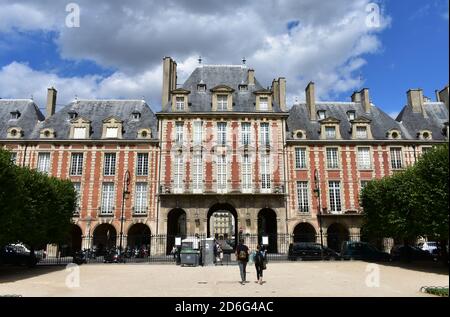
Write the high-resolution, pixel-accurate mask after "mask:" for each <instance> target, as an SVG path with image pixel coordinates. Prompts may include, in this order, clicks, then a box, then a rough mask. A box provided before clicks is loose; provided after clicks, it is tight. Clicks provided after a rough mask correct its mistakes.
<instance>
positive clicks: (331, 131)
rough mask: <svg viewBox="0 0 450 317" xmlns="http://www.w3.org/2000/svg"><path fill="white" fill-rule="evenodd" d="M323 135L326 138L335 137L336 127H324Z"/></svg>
mask: <svg viewBox="0 0 450 317" xmlns="http://www.w3.org/2000/svg"><path fill="white" fill-rule="evenodd" d="M325 136H326V138H327V139H336V128H335V127H325Z"/></svg>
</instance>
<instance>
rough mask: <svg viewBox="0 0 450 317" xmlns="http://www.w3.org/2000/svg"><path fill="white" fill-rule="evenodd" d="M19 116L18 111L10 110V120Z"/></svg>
mask: <svg viewBox="0 0 450 317" xmlns="http://www.w3.org/2000/svg"><path fill="white" fill-rule="evenodd" d="M19 118H20V112H19V111H17V110H16V111H13V112H11V120H17V119H19Z"/></svg>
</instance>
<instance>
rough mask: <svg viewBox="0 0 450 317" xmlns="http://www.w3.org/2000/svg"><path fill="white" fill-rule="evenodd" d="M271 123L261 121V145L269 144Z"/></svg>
mask: <svg viewBox="0 0 450 317" xmlns="http://www.w3.org/2000/svg"><path fill="white" fill-rule="evenodd" d="M269 143H270V140H269V123H267V122H264V123H261V145H262V146H266V145H269Z"/></svg>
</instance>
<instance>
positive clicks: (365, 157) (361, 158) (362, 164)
mask: <svg viewBox="0 0 450 317" xmlns="http://www.w3.org/2000/svg"><path fill="white" fill-rule="evenodd" d="M370 161H371V159H370V148H369V147H359V148H358V168H359V169H370V167H371V162H370Z"/></svg>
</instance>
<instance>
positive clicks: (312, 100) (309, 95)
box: [305, 82, 317, 121]
mask: <svg viewBox="0 0 450 317" xmlns="http://www.w3.org/2000/svg"><path fill="white" fill-rule="evenodd" d="M305 94H306V106H307V107H308V112H309V119H310V120H313V121H315V120H317V114H316V89H315V87H314V83H313V82H310V83H309V84H308V86H306V89H305Z"/></svg>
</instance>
